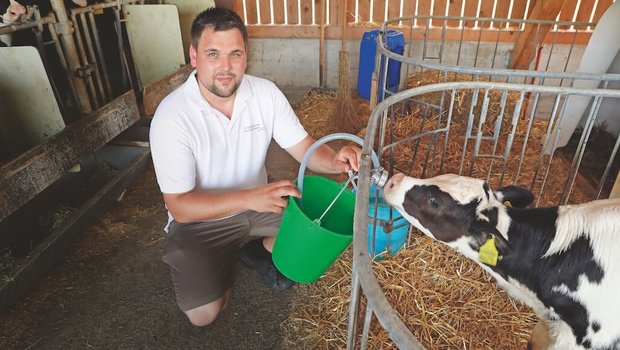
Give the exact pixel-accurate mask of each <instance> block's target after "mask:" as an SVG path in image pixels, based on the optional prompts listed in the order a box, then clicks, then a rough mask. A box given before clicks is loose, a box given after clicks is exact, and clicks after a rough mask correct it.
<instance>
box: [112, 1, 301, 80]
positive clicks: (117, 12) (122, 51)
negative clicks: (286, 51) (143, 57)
mask: <svg viewBox="0 0 620 350" xmlns="http://www.w3.org/2000/svg"><path fill="white" fill-rule="evenodd" d="M120 11H121V10H120V8H119V7H118V6H117V7H115V8H114V18H115V21H114V26H115V27H116V38H117V45H118V53H119V55H120V62H121V65H123V69H121V73H122V74H123V87H124V88H125V89H127V88H129V87H130V82H129V77H128V73H129V64H128V63H127V59H126V58H125V48H124V45H123V26H122V25H121V15H120ZM300 17H301V16H300ZM136 74H137V73H136ZM138 80H139V79H138Z"/></svg>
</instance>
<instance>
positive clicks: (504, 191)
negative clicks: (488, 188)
mask: <svg viewBox="0 0 620 350" xmlns="http://www.w3.org/2000/svg"><path fill="white" fill-rule="evenodd" d="M495 197H497V199H498V200H499V201H500V202H502V203H504V204H505V205H506V206H510V207H515V208H525V207H527V206H528V205H530V203H532V202H533V201H534V194H532V192H530V191H529V190H528V189H525V188H523V187H519V186H506V187H502V188H500V189H499V190H497V191H495Z"/></svg>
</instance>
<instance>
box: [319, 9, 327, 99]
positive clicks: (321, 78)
mask: <svg viewBox="0 0 620 350" xmlns="http://www.w3.org/2000/svg"><path fill="white" fill-rule="evenodd" d="M325 3H326V0H321V2H320V6H321V29H320V40H319V85H320V86H321V87H325V77H324V75H325V72H324V70H325V69H324V65H325V64H324V63H325V57H324V56H325Z"/></svg>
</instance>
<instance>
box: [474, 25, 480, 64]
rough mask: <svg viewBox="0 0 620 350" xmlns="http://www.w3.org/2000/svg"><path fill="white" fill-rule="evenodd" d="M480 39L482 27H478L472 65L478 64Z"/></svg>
mask: <svg viewBox="0 0 620 350" xmlns="http://www.w3.org/2000/svg"><path fill="white" fill-rule="evenodd" d="M481 40H482V27H478V41H477V42H476V53H475V54H474V67H477V66H478V52H479V51H480V42H481Z"/></svg>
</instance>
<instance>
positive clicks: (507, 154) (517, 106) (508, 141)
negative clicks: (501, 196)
mask: <svg viewBox="0 0 620 350" xmlns="http://www.w3.org/2000/svg"><path fill="white" fill-rule="evenodd" d="M524 98H525V94H524V93H523V91H521V94H520V95H519V99H518V100H517V101H516V102H515V107H514V111H513V113H512V122H511V125H512V130H511V131H510V134H508V137H507V139H506V150H505V152H504V166H503V169H502V174H501V176H500V179H499V186H502V185H503V183H504V176H506V171H507V170H508V164H509V163H510V153H511V152H512V145H513V143H514V139H515V134H516V132H517V125H518V123H519V115H521V106H522V105H523V100H524ZM527 132H529V130H527ZM526 140H527V139H526ZM522 157H523V156H522ZM522 161H523V158H519V164H521V162H522ZM515 183H516V179H515Z"/></svg>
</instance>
